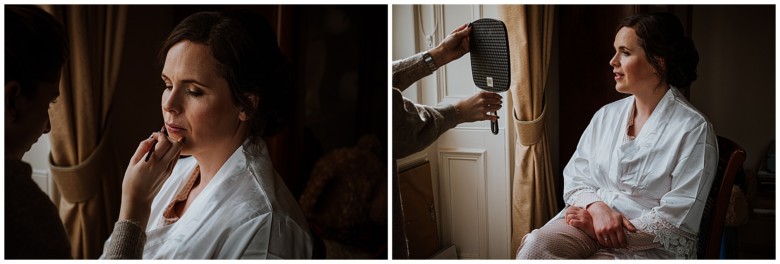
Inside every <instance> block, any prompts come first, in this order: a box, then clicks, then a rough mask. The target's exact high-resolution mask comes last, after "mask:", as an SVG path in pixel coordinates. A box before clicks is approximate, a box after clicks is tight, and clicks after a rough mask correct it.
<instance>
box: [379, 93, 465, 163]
mask: <svg viewBox="0 0 780 264" xmlns="http://www.w3.org/2000/svg"><path fill="white" fill-rule="evenodd" d="M457 125H458V114H457V110H455V107H454V106H452V105H444V106H438V107H430V106H423V105H417V104H414V103H413V102H411V101H409V100H407V99H405V98H403V96H402V95H401V92H400V91H399V90H398V89H393V157H394V158H396V159H398V158H403V157H405V156H408V155H410V154H412V153H415V152H417V151H420V150H422V149H424V148H425V147H427V146H428V145H430V144H431V143H433V141H435V140H436V139H437V138H439V136H440V135H441V134H443V133H444V132H446V131H447V130H449V129H451V128H453V127H455V126H457Z"/></svg>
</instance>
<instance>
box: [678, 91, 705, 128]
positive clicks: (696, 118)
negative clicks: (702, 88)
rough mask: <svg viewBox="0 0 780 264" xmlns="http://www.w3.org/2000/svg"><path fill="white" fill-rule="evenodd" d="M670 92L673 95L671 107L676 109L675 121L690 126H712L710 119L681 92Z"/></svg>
mask: <svg viewBox="0 0 780 264" xmlns="http://www.w3.org/2000/svg"><path fill="white" fill-rule="evenodd" d="M670 92H671V93H672V97H671V98H672V99H671V106H672V107H674V108H675V111H674V113H675V116H676V118H675V119H677V120H679V121H680V122H684V123H686V124H688V125H689V126H701V125H708V126H711V123H710V120H709V118H707V116H706V115H704V114H703V113H702V112H701V111H699V109H697V108H696V107H695V106H693V104H691V102H689V101H688V100H687V99H686V98H685V96H684V95H683V94H682V93H681V92H680V91H679V90H677V89H676V88H672V89H671V91H670Z"/></svg>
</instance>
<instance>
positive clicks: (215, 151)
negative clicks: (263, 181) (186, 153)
mask: <svg viewBox="0 0 780 264" xmlns="http://www.w3.org/2000/svg"><path fill="white" fill-rule="evenodd" d="M246 137H247V133H239V134H238V135H235V136H234V137H231V138H229V139H227V140H225V142H224V143H216V144H212V146H215V147H213V148H206V149H205V150H204V151H201V152H200V153H197V154H193V156H194V157H195V160H197V161H198V166H200V178H201V179H200V184H201V185H204V186H205V185H207V184H208V183H209V182H211V179H213V178H214V176H215V175H216V174H217V172H218V171H219V169H220V168H222V166H223V165H225V162H227V160H228V159H229V158H230V156H232V155H233V153H235V152H236V149H238V147H240V146H241V144H243V143H244V141H245V140H246Z"/></svg>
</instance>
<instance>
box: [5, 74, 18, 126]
mask: <svg viewBox="0 0 780 264" xmlns="http://www.w3.org/2000/svg"><path fill="white" fill-rule="evenodd" d="M21 94H22V85H21V84H19V82H17V81H10V82H7V83H5V121H6V122H8V123H13V121H14V120H15V119H16V112H17V109H16V107H17V100H19V99H20V98H19V95H21Z"/></svg>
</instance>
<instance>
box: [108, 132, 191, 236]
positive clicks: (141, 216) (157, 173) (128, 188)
mask: <svg viewBox="0 0 780 264" xmlns="http://www.w3.org/2000/svg"><path fill="white" fill-rule="evenodd" d="M155 141H157V143H156V144H155V143H154V142H155ZM181 147H182V143H181V142H180V141H177V140H174V139H173V138H170V137H168V136H166V135H165V134H163V133H160V132H155V133H153V134H152V137H150V138H149V139H146V140H144V141H141V143H140V144H139V145H138V149H136V151H135V154H133V157H132V158H131V159H130V164H129V165H128V166H127V170H126V171H125V177H124V179H123V180H122V205H121V207H120V209H119V220H125V219H127V220H133V221H136V222H139V224H141V227H142V228H144V229H145V228H146V222H147V221H148V220H149V212H150V210H151V205H152V200H153V199H154V197H155V196H156V195H157V193H158V192H159V191H160V188H161V187H162V185H163V183H165V180H166V179H168V177H169V176H170V175H171V172H172V171H173V167H174V166H176V162H177V161H178V160H179V154H180V153H181ZM151 148H154V152H152V154H151V157H150V158H149V160H148V161H145V160H144V157H145V156H146V155H147V152H149V150H150V149H151Z"/></svg>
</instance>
